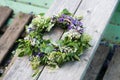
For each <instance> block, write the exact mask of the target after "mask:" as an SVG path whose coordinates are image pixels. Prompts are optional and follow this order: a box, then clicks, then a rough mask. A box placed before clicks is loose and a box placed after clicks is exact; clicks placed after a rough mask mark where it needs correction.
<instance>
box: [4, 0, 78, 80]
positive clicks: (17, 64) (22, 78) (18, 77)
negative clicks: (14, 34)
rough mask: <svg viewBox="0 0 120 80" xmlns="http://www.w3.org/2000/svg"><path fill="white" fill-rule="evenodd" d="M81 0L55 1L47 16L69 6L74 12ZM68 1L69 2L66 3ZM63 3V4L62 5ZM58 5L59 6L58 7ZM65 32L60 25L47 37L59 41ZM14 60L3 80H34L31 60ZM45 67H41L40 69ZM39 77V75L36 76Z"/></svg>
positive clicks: (26, 58) (17, 58) (24, 58)
mask: <svg viewBox="0 0 120 80" xmlns="http://www.w3.org/2000/svg"><path fill="white" fill-rule="evenodd" d="M79 2H80V0H76V1H74V0H72V3H70V1H69V0H59V3H58V0H57V1H55V2H54V3H53V5H52V6H51V8H50V9H49V10H48V12H47V13H46V16H52V15H55V14H57V13H59V12H61V11H62V10H63V9H64V8H67V9H68V10H70V11H71V12H72V13H74V12H75V10H76V8H77V6H78V5H79ZM65 3H67V4H65ZM68 4H70V5H73V6H75V7H71V8H69V6H68ZM61 5H63V6H61ZM56 6H57V7H56ZM62 34H63V30H62V29H61V28H59V27H55V28H54V29H53V30H52V31H51V32H50V33H49V34H45V36H44V38H45V39H48V38H50V39H52V40H53V41H57V40H58V39H59V38H60V37H61V35H62ZM12 61H13V62H12V63H11V64H10V66H11V67H10V68H9V70H8V71H7V72H6V75H5V76H4V77H3V80H33V77H32V74H33V72H34V71H33V70H32V68H31V65H30V61H28V57H23V58H19V57H16V59H14V60H12ZM42 68H43V66H42V67H40V70H41V69H42ZM34 79H37V77H34Z"/></svg>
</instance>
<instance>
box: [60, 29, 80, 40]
mask: <svg viewBox="0 0 120 80" xmlns="http://www.w3.org/2000/svg"><path fill="white" fill-rule="evenodd" d="M80 36H81V34H80V33H79V32H77V31H76V30H75V29H71V30H69V31H68V32H65V33H64V34H63V36H62V39H63V40H64V39H65V38H66V37H69V38H70V39H72V38H76V39H78V38H80Z"/></svg>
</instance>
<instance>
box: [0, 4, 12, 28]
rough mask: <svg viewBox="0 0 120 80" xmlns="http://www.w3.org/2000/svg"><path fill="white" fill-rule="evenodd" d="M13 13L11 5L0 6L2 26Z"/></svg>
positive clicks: (0, 23)
mask: <svg viewBox="0 0 120 80" xmlns="http://www.w3.org/2000/svg"><path fill="white" fill-rule="evenodd" d="M11 13H12V9H10V8H9V7H3V6H0V28H1V27H2V26H3V24H4V23H5V21H6V20H7V19H8V18H9V16H10V15H11Z"/></svg>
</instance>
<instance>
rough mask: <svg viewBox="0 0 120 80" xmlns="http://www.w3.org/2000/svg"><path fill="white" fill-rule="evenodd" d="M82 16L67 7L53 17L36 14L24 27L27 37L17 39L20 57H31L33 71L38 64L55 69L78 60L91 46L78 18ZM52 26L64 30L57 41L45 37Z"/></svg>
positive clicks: (89, 38)
mask: <svg viewBox="0 0 120 80" xmlns="http://www.w3.org/2000/svg"><path fill="white" fill-rule="evenodd" d="M62 14H63V15H62ZM81 19H82V18H74V17H73V16H72V14H71V13H70V12H69V11H68V10H67V9H64V10H63V11H62V12H61V14H60V15H58V16H54V17H53V18H46V17H45V16H44V14H43V13H42V14H39V15H38V16H36V17H35V18H34V19H33V20H32V23H31V24H30V25H29V26H26V37H25V38H24V39H20V40H18V42H19V46H18V50H20V51H19V57H22V56H25V55H28V56H30V58H31V57H32V58H31V59H30V61H31V65H32V68H33V70H37V69H38V67H39V66H40V65H48V66H50V67H54V68H56V67H60V66H61V65H62V64H63V63H65V62H69V61H76V60H77V61H79V60H80V55H81V54H82V53H83V51H84V50H86V49H87V48H89V47H90V44H89V42H90V40H91V37H90V36H89V35H88V34H85V33H84V30H83V25H82V23H81V22H80V21H79V20H81ZM54 26H56V27H61V28H63V29H64V30H65V32H64V34H63V35H62V37H61V39H60V40H58V41H57V42H52V41H51V40H44V39H43V36H44V34H45V33H46V32H49V31H51V29H52V28H53V27H54ZM35 74H37V71H36V72H35ZM35 74H33V76H35Z"/></svg>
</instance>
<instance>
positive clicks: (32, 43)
mask: <svg viewBox="0 0 120 80" xmlns="http://www.w3.org/2000/svg"><path fill="white" fill-rule="evenodd" d="M35 44H36V38H33V39H32V40H31V45H33V46H34V45H35Z"/></svg>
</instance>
